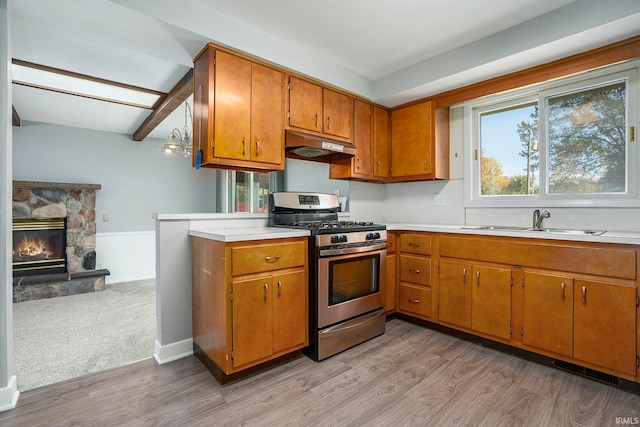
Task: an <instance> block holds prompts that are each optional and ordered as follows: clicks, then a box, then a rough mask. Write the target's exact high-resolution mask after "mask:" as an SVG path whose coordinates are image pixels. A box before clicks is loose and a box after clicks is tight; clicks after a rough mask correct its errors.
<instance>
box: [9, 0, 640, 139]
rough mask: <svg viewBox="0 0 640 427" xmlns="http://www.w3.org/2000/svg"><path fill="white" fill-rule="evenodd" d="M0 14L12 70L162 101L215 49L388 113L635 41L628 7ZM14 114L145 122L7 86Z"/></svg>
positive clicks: (373, 0)
mask: <svg viewBox="0 0 640 427" xmlns="http://www.w3.org/2000/svg"><path fill="white" fill-rule="evenodd" d="M9 11H10V17H11V28H12V31H11V48H12V56H13V57H14V58H16V59H20V60H24V61H29V62H34V63H37V64H42V65H47V66H51V67H56V68H61V69H64V70H69V71H73V72H76V73H82V74H88V75H92V76H95V77H100V78H104V79H109V80H114V81H118V82H121V83H126V84H130V85H135V86H141V87H145V88H148V89H153V90H158V91H162V92H168V91H169V90H171V88H172V87H173V86H174V85H175V84H176V83H177V82H178V81H179V80H180V78H182V76H184V74H185V73H186V72H187V71H188V70H189V68H191V67H192V59H193V57H194V56H195V55H196V54H197V53H198V52H199V51H200V50H201V49H202V47H203V46H204V45H205V44H206V43H207V42H208V41H214V42H216V43H221V44H225V45H227V46H230V47H232V48H235V49H238V50H240V51H243V52H246V53H248V54H251V55H254V56H256V57H260V58H262V59H265V60H268V61H271V62H274V63H276V64H278V65H280V66H283V67H286V68H289V69H292V70H294V71H296V72H299V73H303V74H307V75H310V76H312V77H315V78H318V79H320V80H323V81H326V82H327V83H330V84H333V85H336V86H340V87H343V88H345V89H347V90H350V91H352V92H354V93H357V94H359V95H361V96H364V97H367V98H369V99H372V100H374V101H376V102H379V103H381V104H383V105H387V106H394V105H399V104H401V103H404V102H408V101H411V100H413V99H418V98H421V97H425V96H429V95H433V94H435V93H438V92H441V91H444V90H447V89H451V88H453V87H457V86H461V85H465V84H469V83H472V82H474V81H479V80H482V79H485V78H488V77H492V76H495V75H499V74H503V73H507V72H511V71H515V70H517V69H521V68H525V67H529V66H532V65H535V64H539V63H543V62H547V61H550V60H553V59H557V58H560V57H562V56H566V55H569V54H573V53H577V52H580V51H583V50H586V49H589V48H593V47H597V46H600V45H603V44H607V43H611V42H613V41H617V40H622V39H624V38H627V37H631V36H633V35H637V34H640V2H639V1H637V0H615V1H613V2H612V1H611V0H518V1H513V0H398V1H393V2H392V1H389V0H349V1H346V0H323V1H322V2H318V1H311V0H182V1H179V0H113V1H108V0H56V1H50V0H9ZM13 104H14V106H15V108H16V110H17V112H18V114H19V115H20V117H21V119H22V120H27V121H37V122H47V123H56V124H62V125H67V126H74V127H81V128H89V129H98V130H105V131H111V132H117V133H123V134H132V133H133V132H134V131H135V130H136V129H137V128H138V127H139V126H140V124H141V123H142V122H143V121H144V119H145V118H146V117H147V116H148V115H149V113H150V111H149V110H145V109H141V108H136V107H126V106H121V105H117V104H111V103H107V102H103V101H95V100H90V99H86V98H80V97H76V96H72V95H64V94H59V93H54V92H48V91H44V90H40V89H33V88H28V87H24V86H18V85H13ZM183 117H184V107H180V108H179V109H178V110H176V111H175V112H174V113H173V114H172V115H170V116H169V117H168V118H167V119H166V120H165V121H164V122H163V123H162V124H161V125H160V126H158V127H157V128H156V129H155V130H154V131H153V132H152V133H151V135H150V136H151V137H157V138H164V137H166V135H168V133H169V132H170V130H171V129H172V128H174V127H177V128H180V129H182V127H183Z"/></svg>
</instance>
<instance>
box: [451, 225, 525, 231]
mask: <svg viewBox="0 0 640 427" xmlns="http://www.w3.org/2000/svg"><path fill="white" fill-rule="evenodd" d="M462 228H466V229H470V230H494V231H526V230H528V228H527V227H515V226H510V225H478V226H469V227H462Z"/></svg>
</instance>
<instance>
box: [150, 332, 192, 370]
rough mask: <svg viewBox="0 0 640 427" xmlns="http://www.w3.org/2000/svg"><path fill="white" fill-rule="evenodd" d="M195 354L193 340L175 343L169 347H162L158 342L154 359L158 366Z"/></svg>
mask: <svg viewBox="0 0 640 427" xmlns="http://www.w3.org/2000/svg"><path fill="white" fill-rule="evenodd" d="M192 354H193V338H188V339H186V340H182V341H178V342H174V343H171V344H168V345H161V344H160V343H159V342H158V341H157V340H156V351H155V353H154V354H153V358H154V359H156V362H158V365H164V364H165V363H169V362H173V361H174V360H178V359H182V358H183V357H188V356H191V355H192Z"/></svg>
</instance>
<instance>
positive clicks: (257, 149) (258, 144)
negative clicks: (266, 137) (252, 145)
mask: <svg viewBox="0 0 640 427" xmlns="http://www.w3.org/2000/svg"><path fill="white" fill-rule="evenodd" d="M259 154H260V141H257V140H256V157H258V155H259Z"/></svg>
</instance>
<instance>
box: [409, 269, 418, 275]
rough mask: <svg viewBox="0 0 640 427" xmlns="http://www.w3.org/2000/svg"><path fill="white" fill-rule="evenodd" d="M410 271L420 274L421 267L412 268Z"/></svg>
mask: <svg viewBox="0 0 640 427" xmlns="http://www.w3.org/2000/svg"><path fill="white" fill-rule="evenodd" d="M409 273H414V274H420V269H418V268H410V269H409Z"/></svg>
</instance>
